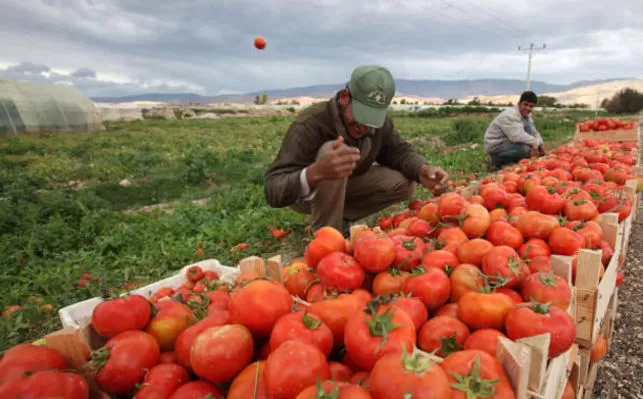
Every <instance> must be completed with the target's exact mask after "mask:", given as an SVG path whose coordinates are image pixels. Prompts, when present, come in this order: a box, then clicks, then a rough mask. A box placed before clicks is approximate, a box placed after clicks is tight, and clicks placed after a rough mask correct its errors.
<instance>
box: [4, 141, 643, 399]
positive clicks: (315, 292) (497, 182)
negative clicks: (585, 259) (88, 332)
mask: <svg viewBox="0 0 643 399" xmlns="http://www.w3.org/2000/svg"><path fill="white" fill-rule="evenodd" d="M635 148H636V145H635V144H634V143H608V142H604V141H597V140H585V141H584V142H583V143H575V144H571V145H566V146H563V147H561V148H559V149H557V150H554V151H552V152H551V153H550V154H549V155H548V156H547V157H543V158H538V159H530V160H523V161H521V162H520V163H519V164H517V165H514V166H512V167H510V168H506V169H505V170H503V171H501V172H500V173H499V175H498V176H497V178H491V177H488V178H485V179H484V180H482V181H481V185H480V190H479V194H476V195H473V196H470V197H469V196H467V197H468V198H465V196H463V190H464V187H457V189H456V190H455V191H453V192H448V193H445V194H443V195H442V196H440V197H438V198H433V199H430V200H427V201H413V202H412V203H411V204H410V205H409V209H408V210H407V211H404V212H401V213H399V214H397V215H393V216H388V217H384V218H382V219H381V220H379V226H377V227H375V228H368V227H365V226H364V228H363V229H361V230H359V231H357V232H355V234H353V236H352V237H351V238H350V239H345V238H344V237H343V236H342V234H341V233H340V232H339V231H337V230H336V229H334V228H331V227H324V228H322V229H319V230H318V231H316V232H315V234H314V237H313V239H312V241H311V242H310V243H309V244H308V245H307V246H306V249H305V252H304V254H303V257H301V258H299V259H296V260H294V261H293V262H291V263H290V264H289V265H287V266H286V267H284V269H283V276H284V279H283V285H282V284H279V283H277V282H275V281H272V280H269V279H266V278H264V277H263V276H259V275H257V274H255V273H248V272H246V273H240V274H239V275H238V276H237V277H236V280H235V281H234V282H233V283H227V282H225V281H223V280H221V279H220V278H219V276H218V275H217V273H216V272H213V271H204V270H202V269H201V268H200V267H199V266H192V267H190V268H189V269H188V270H187V272H186V276H185V277H186V280H187V281H186V282H185V283H184V284H183V285H182V286H180V287H178V288H176V289H174V288H171V287H163V288H160V289H159V290H158V291H157V292H155V293H153V295H152V296H151V297H150V298H145V297H143V296H141V295H137V294H130V295H128V296H124V297H119V298H114V299H109V300H106V301H104V302H102V303H101V304H99V305H98V306H97V307H96V308H95V309H94V311H93V314H92V326H93V329H94V330H95V332H96V333H97V334H98V335H100V336H101V337H103V338H104V340H105V341H106V343H105V345H103V346H102V347H100V348H98V349H96V350H94V351H93V352H92V353H91V354H90V355H89V356H88V359H89V363H88V367H89V370H90V371H91V373H90V374H89V377H88V378H92V379H93V381H92V383H95V384H96V386H97V387H98V388H99V389H100V390H101V391H103V392H105V393H107V394H110V395H122V396H127V397H134V398H138V399H145V398H188V399H189V398H202V397H205V396H207V395H210V397H212V398H218V397H224V396H225V397H227V398H231V399H234V398H244V399H245V398H279V399H306V398H402V397H406V396H405V395H408V394H411V395H412V396H413V397H422V396H421V394H422V393H424V394H426V393H427V392H431V393H432V395H433V396H431V397H435V398H465V397H478V396H479V397H482V396H484V397H488V398H511V397H515V393H514V391H513V388H512V386H511V383H510V380H509V377H508V375H507V373H506V371H505V370H504V368H503V366H502V364H500V362H499V361H498V360H497V359H496V357H495V355H496V347H497V345H498V337H504V338H507V339H510V340H517V339H520V338H524V337H530V336H535V335H540V334H544V333H550V334H551V341H550V345H549V353H548V355H549V358H550V359H551V358H554V357H556V356H558V355H560V354H562V353H564V352H565V351H567V350H568V349H569V348H570V347H571V345H572V344H573V343H574V340H575V337H576V330H575V320H573V318H572V317H571V316H570V315H569V313H568V312H567V309H568V307H569V304H570V302H571V300H572V297H571V296H572V287H571V286H570V285H569V284H568V282H567V280H566V279H563V278H561V277H559V276H557V275H556V274H554V273H553V271H552V267H551V256H552V254H560V255H568V256H572V257H574V260H575V255H576V252H577V251H578V250H579V249H581V248H589V249H600V250H601V251H602V259H601V261H602V262H601V263H602V265H603V266H606V265H607V264H608V263H609V262H610V260H611V258H612V256H613V248H611V246H610V244H609V243H608V242H607V241H606V240H605V239H604V237H603V231H602V229H601V226H600V220H601V215H602V214H603V213H605V212H615V213H617V214H618V215H619V219H620V220H621V221H622V220H624V219H625V218H627V217H628V216H629V214H630V213H631V212H632V205H633V198H632V197H631V196H629V195H628V194H627V193H626V192H625V190H624V189H623V186H624V184H625V182H626V181H627V180H628V179H629V178H631V177H632V166H633V165H634V164H635V163H636V162H635V158H634V154H633V150H634V149H635ZM576 267H577V265H576V262H575V261H573V263H572V275H575V268H576ZM622 279H623V274H622V272H621V271H619V279H618V280H617V283H616V284H617V285H619V284H620V283H621V282H622ZM573 281H574V280H573V278H572V282H573ZM606 352H607V343H606V341H605V339H604V338H602V337H599V339H598V340H597V342H596V344H595V345H594V347H593V348H592V359H593V360H596V359H601V358H602V357H603V356H605V353H606ZM89 386H90V384H88V381H87V380H85V379H83V378H82V377H80V376H79V375H78V374H75V373H72V372H69V371H66V365H65V362H64V360H63V359H62V357H61V356H60V354H58V353H57V352H56V351H54V350H52V349H48V348H45V347H39V346H35V345H27V344H25V345H18V346H16V347H14V348H12V349H10V350H9V351H7V352H6V353H5V355H4V357H3V358H2V359H1V360H0V397H17V396H20V395H22V396H25V397H29V395H34V393H39V394H40V395H41V396H43V395H44V396H47V395H48V396H57V395H58V396H64V397H69V398H86V397H88V395H89ZM566 389H567V391H569V389H571V386H570V385H569V384H568V387H567V388H566Z"/></svg>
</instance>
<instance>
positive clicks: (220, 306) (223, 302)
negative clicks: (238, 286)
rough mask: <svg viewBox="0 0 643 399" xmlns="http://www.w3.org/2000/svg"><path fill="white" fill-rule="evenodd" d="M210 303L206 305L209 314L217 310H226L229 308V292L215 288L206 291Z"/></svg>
mask: <svg viewBox="0 0 643 399" xmlns="http://www.w3.org/2000/svg"><path fill="white" fill-rule="evenodd" d="M206 295H207V296H208V299H209V300H210V304H209V305H208V309H207V312H208V314H211V313H213V312H215V311H217V310H223V311H226V312H227V311H228V309H230V294H228V293H227V292H225V291H220V290H215V291H210V292H208V293H206Z"/></svg>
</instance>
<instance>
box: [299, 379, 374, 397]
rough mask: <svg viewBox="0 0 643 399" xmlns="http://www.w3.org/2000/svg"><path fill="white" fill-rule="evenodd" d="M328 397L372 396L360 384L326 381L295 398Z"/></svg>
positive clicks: (312, 386) (305, 390) (307, 389)
mask: <svg viewBox="0 0 643 399" xmlns="http://www.w3.org/2000/svg"><path fill="white" fill-rule="evenodd" d="M322 395H323V396H322ZM326 395H328V396H326ZM326 397H332V398H334V399H370V398H372V396H371V395H370V394H369V393H368V391H367V390H365V389H364V388H362V387H360V386H359V385H355V384H348V383H345V382H337V381H324V382H322V383H321V384H314V385H311V386H309V387H308V388H306V389H304V390H303V391H301V393H299V395H297V397H296V398H295V399H317V398H326Z"/></svg>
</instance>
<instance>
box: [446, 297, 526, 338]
mask: <svg viewBox="0 0 643 399" xmlns="http://www.w3.org/2000/svg"><path fill="white" fill-rule="evenodd" d="M513 306H514V303H513V301H512V300H511V298H509V297H508V296H507V295H505V294H501V293H482V292H467V293H466V294H464V295H463V296H462V298H460V300H459V301H458V319H460V320H462V321H463V322H464V323H465V324H466V325H467V326H468V327H469V328H470V329H471V330H479V329H482V328H495V329H496V330H502V329H503V327H504V325H505V319H506V318H507V314H508V313H509V311H510V310H511V308H512V307H513Z"/></svg>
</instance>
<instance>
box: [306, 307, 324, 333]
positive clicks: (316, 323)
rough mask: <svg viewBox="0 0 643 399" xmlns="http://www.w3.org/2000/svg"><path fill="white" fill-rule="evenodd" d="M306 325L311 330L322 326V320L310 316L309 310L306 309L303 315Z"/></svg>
mask: <svg viewBox="0 0 643 399" xmlns="http://www.w3.org/2000/svg"><path fill="white" fill-rule="evenodd" d="M302 321H303V323H304V326H306V328H307V329H309V330H316V329H318V328H319V327H320V326H321V320H319V319H315V318H314V317H312V316H310V315H309V314H308V312H307V311H304V316H303V317H302Z"/></svg>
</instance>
